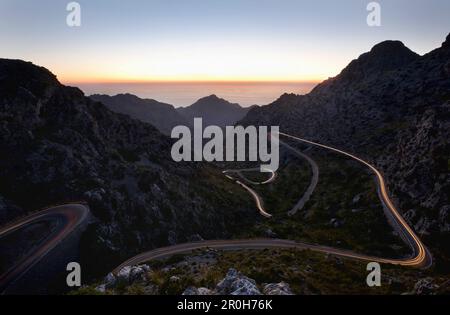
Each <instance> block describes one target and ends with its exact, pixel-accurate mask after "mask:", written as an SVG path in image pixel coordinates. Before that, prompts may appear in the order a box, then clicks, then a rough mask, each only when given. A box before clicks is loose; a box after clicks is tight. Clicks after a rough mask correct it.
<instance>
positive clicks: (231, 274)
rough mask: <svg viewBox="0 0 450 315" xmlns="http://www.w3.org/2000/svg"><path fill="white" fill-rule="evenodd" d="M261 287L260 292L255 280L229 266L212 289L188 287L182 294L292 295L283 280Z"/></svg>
mask: <svg viewBox="0 0 450 315" xmlns="http://www.w3.org/2000/svg"><path fill="white" fill-rule="evenodd" d="M263 287H264V289H263V293H261V291H260V289H259V287H258V285H257V283H256V281H255V280H253V279H250V278H248V277H247V276H245V275H243V274H242V273H240V272H239V271H237V270H236V269H233V268H231V269H229V270H228V272H227V275H226V276H225V278H224V279H222V280H221V281H220V282H219V283H218V284H217V286H216V287H215V289H214V290H210V289H207V288H195V287H189V288H187V289H186V290H185V291H184V292H183V295H262V294H265V295H293V293H292V291H291V289H290V287H289V284H287V283H285V282H280V283H269V284H264V285H263Z"/></svg>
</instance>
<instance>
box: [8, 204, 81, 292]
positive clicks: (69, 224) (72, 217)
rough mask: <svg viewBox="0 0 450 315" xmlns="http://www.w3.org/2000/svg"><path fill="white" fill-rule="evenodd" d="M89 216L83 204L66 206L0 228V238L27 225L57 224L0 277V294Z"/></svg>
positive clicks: (38, 213)
mask: <svg viewBox="0 0 450 315" xmlns="http://www.w3.org/2000/svg"><path fill="white" fill-rule="evenodd" d="M88 215H89V208H88V207H87V206H86V205H84V204H67V205H61V206H55V207H52V208H48V209H46V210H43V211H40V212H37V213H34V214H31V215H30V216H27V217H25V218H22V219H19V220H17V221H15V222H12V223H10V224H8V225H6V226H5V227H1V228H0V238H3V237H5V236H7V235H9V234H11V233H14V232H18V231H19V230H20V229H22V228H24V227H26V226H27V225H30V224H33V223H36V222H42V221H49V220H50V221H54V220H56V222H58V226H57V228H56V229H55V231H54V232H52V233H50V235H48V236H47V237H46V238H45V240H44V241H43V242H41V244H39V245H38V246H36V247H35V248H34V249H33V250H31V252H30V253H29V254H28V255H27V256H25V257H24V258H23V259H21V260H20V261H18V262H17V263H16V264H15V265H14V266H12V267H11V268H10V269H8V270H7V271H5V272H4V273H3V274H1V275H0V292H3V291H4V290H5V289H6V288H7V287H8V286H9V285H10V284H11V282H13V281H15V280H16V279H18V278H19V277H21V276H23V275H25V274H26V273H27V271H29V270H30V269H31V268H32V267H33V266H34V265H36V264H37V263H38V262H39V261H40V260H41V259H42V258H43V257H44V256H46V255H47V254H48V253H49V252H50V251H51V250H52V249H54V248H55V247H56V246H57V245H58V244H59V243H61V242H62V241H64V239H65V238H66V237H68V236H69V235H70V234H71V233H72V232H73V231H74V230H75V229H76V228H77V227H78V226H79V225H80V224H81V223H82V222H84V221H85V220H86V219H87V218H88Z"/></svg>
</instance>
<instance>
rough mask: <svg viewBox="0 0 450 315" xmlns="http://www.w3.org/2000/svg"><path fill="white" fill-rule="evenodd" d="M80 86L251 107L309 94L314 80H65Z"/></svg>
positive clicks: (181, 103) (175, 101) (180, 102)
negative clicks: (214, 97)
mask: <svg viewBox="0 0 450 315" xmlns="http://www.w3.org/2000/svg"><path fill="white" fill-rule="evenodd" d="M65 84H66V85H72V86H77V87H79V88H80V89H81V90H83V92H84V93H85V94H86V95H91V94H96V93H98V94H108V95H116V94H120V93H131V94H135V95H137V96H139V97H141V98H151V99H155V100H157V101H160V102H164V103H168V104H172V105H174V106H175V107H185V106H189V105H191V104H193V103H194V102H195V101H197V100H198V99H200V98H202V97H205V96H209V95H211V94H216V95H217V96H219V97H221V98H224V99H226V100H227V101H229V102H232V103H239V104H240V105H241V106H244V107H247V106H251V105H267V104H270V103H272V102H273V101H275V100H276V99H277V98H278V97H280V96H281V95H282V94H284V93H295V94H305V93H308V92H310V91H311V90H312V89H313V88H314V86H315V85H317V83H313V82H151V83H81V84H80V83H65Z"/></svg>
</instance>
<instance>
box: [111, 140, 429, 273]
mask: <svg viewBox="0 0 450 315" xmlns="http://www.w3.org/2000/svg"><path fill="white" fill-rule="evenodd" d="M279 135H281V136H284V137H287V138H290V139H293V140H295V141H299V142H302V143H306V144H309V145H312V146H317V147H321V148H323V149H327V150H331V151H333V152H336V153H339V154H343V155H345V156H347V157H350V158H352V159H354V160H356V161H358V162H360V163H362V164H363V165H365V166H366V167H368V168H369V169H370V170H371V171H372V172H373V173H374V174H375V176H376V178H377V184H378V192H379V196H380V200H381V202H382V204H383V206H384V208H385V210H386V214H387V215H388V216H389V218H390V220H389V222H390V223H391V224H392V225H393V227H394V229H395V230H396V231H397V232H398V233H399V234H400V235H402V237H403V239H404V240H405V241H407V243H408V245H409V246H410V247H411V249H412V251H413V253H412V255H411V256H410V257H408V258H404V259H390V258H382V257H374V256H369V255H364V254H358V253H354V252H352V251H348V250H343V249H337V248H331V247H327V246H320V245H314V244H307V243H301V242H296V241H291V240H278V239H248V240H215V241H202V242H193V243H185V244H178V245H174V246H170V247H163V248H158V249H155V250H151V251H148V252H145V253H142V254H140V255H137V256H135V257H133V258H131V259H129V260H127V261H125V262H124V263H122V264H121V265H120V266H118V267H117V268H116V269H115V270H114V272H116V273H117V272H118V271H120V269H121V268H123V267H125V266H133V265H138V264H141V263H145V262H147V261H150V260H153V259H161V258H165V257H169V256H171V255H175V254H187V253H190V252H192V251H193V250H198V249H206V248H213V249H222V250H242V249H265V248H274V249H276V248H295V249H300V250H305V249H309V250H312V251H315V252H320V253H327V254H333V255H336V256H341V257H346V258H352V259H357V260H363V261H367V262H378V263H385V264H392V265H400V266H408V267H416V268H428V267H429V266H431V265H432V263H433V259H432V256H431V254H430V252H429V251H428V249H427V248H426V247H425V245H424V244H423V243H422V241H421V240H420V239H419V237H418V236H417V235H416V234H415V232H414V231H413V230H412V229H411V227H410V226H409V225H408V223H407V222H406V221H405V220H404V219H403V217H402V216H401V214H400V213H399V211H398V210H397V208H396V207H395V206H394V204H393V202H392V201H391V200H390V198H389V195H388V192H387V188H386V183H385V180H384V178H383V176H382V174H381V173H380V172H379V171H378V170H377V169H376V168H375V167H374V166H373V165H371V164H370V163H368V162H366V161H364V160H362V159H361V158H358V157H357V156H355V155H352V154H350V153H348V152H345V151H343V150H339V149H336V148H333V147H330V146H326V145H322V144H320V143H316V142H312V141H309V140H305V139H302V138H299V137H295V136H291V135H288V134H285V133H281V132H280V133H279ZM224 173H227V172H226V171H225V172H224ZM226 176H228V175H226ZM229 178H231V179H233V178H232V177H230V176H229ZM237 183H238V184H240V185H242V186H243V187H244V188H245V189H247V190H248V191H249V192H250V193H251V194H252V195H253V197H254V198H255V200H256V203H257V207H258V209H259V211H260V212H261V214H262V215H264V216H265V217H268V218H270V217H271V215H270V214H268V213H267V212H266V211H265V210H264V208H263V207H262V203H261V199H260V197H259V196H258V194H257V193H256V192H255V191H253V190H252V189H251V188H249V187H247V186H246V185H244V184H242V183H240V182H237Z"/></svg>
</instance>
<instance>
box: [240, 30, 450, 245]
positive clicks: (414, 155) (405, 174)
mask: <svg viewBox="0 0 450 315" xmlns="http://www.w3.org/2000/svg"><path fill="white" fill-rule="evenodd" d="M241 123H242V124H244V125H279V126H280V127H281V130H283V131H285V132H288V133H291V134H294V135H298V136H301V137H303V138H307V139H311V140H313V141H318V142H322V143H324V144H330V145H334V146H336V147H339V148H342V149H345V150H348V151H350V152H353V153H355V154H357V155H360V156H362V157H364V158H366V159H367V160H369V161H371V162H373V163H374V164H376V165H377V167H379V168H380V169H381V170H382V171H383V172H384V173H385V176H386V177H387V180H388V184H389V188H390V191H391V193H393V195H394V196H395V197H396V198H397V199H398V202H399V204H400V207H401V208H402V209H404V211H405V212H404V215H405V216H406V218H407V219H408V220H409V221H410V223H411V224H412V225H413V226H414V227H415V229H416V230H417V231H418V232H419V233H422V234H424V235H429V237H431V238H434V237H438V238H439V239H440V240H443V239H448V238H449V236H448V235H449V232H450V216H449V210H450V206H449V205H450V194H449V192H450V174H449V171H450V144H449V139H450V35H449V36H448V37H447V39H446V41H445V42H444V43H443V44H442V47H440V48H438V49H435V50H433V51H431V52H430V53H428V54H426V55H424V56H419V55H417V54H415V53H413V52H411V51H410V50H409V49H408V48H406V47H405V46H404V45H403V44H402V43H401V42H397V41H387V42H383V43H381V44H378V45H376V46H375V47H374V48H373V49H372V50H371V51H370V52H368V53H366V54H363V55H361V56H360V57H359V58H358V59H357V60H354V61H352V62H351V63H350V64H349V65H348V66H347V67H346V68H345V69H344V70H343V71H342V72H341V74H339V75H338V76H337V77H335V78H331V79H329V80H326V81H324V82H323V83H321V84H319V85H318V86H317V87H316V88H315V89H314V90H313V91H312V92H311V93H309V94H307V95H302V96H300V95H287V94H286V95H283V96H282V97H281V98H279V99H278V100H276V101H275V102H274V103H272V104H270V105H267V106H263V107H260V108H254V109H252V110H251V111H250V112H249V113H248V114H247V116H246V117H245V118H244V119H243V120H242V121H241ZM436 242H438V241H436ZM444 243H445V242H444ZM444 243H442V244H444ZM444 247H445V246H444ZM444 247H443V248H444Z"/></svg>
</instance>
